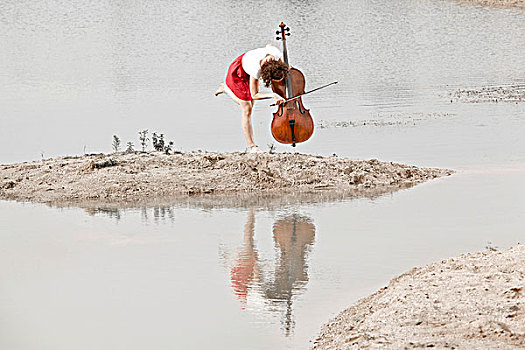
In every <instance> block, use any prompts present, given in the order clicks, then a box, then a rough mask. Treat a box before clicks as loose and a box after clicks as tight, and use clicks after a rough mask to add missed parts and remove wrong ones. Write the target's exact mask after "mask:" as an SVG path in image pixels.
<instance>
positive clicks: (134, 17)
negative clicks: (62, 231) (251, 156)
mask: <svg viewBox="0 0 525 350" xmlns="http://www.w3.org/2000/svg"><path fill="white" fill-rule="evenodd" d="M524 16H525V14H524V13H523V11H520V10H515V9H514V10H513V9H491V8H485V7H476V6H466V5H461V4H458V3H456V2H454V1H440V0H433V1H426V0H422V1H405V0H399V1H380V0H372V1H368V0H367V1H351V2H350V1H292V2H289V3H286V4H284V6H283V3H282V2H278V1H273V0H270V1H267V2H265V5H264V6H261V4H260V3H259V2H254V1H244V2H242V3H241V2H236V1H212V0H210V1H203V2H200V3H199V5H198V6H196V5H195V3H194V2H192V1H181V2H178V3H177V4H174V3H173V2H171V1H153V2H148V1H133V2H131V1H111V2H109V1H90V2H89V3H86V2H84V1H59V0H44V1H42V0H33V1H31V0H30V1H10V0H4V1H2V2H1V3H0V40H1V41H2V49H1V50H0V62H2V65H0V96H2V101H1V103H0V118H1V121H2V128H1V129H0V146H1V147H0V162H2V163H5V162H16V161H23V160H28V159H39V158H40V157H41V156H42V155H43V156H44V157H50V156H56V155H64V154H82V153H83V152H88V153H91V152H109V151H110V150H111V140H112V135H113V134H117V135H119V136H120V137H121V139H122V140H123V143H126V142H128V141H132V142H134V143H135V145H136V146H138V134H137V132H138V131H139V130H142V129H149V130H150V131H159V132H163V133H165V134H166V136H167V137H168V138H169V139H172V140H174V141H175V146H176V147H177V148H178V149H182V150H196V149H206V150H214V151H215V150H217V151H234V150H235V151H238V150H244V148H245V142H244V138H243V136H242V133H241V131H240V120H239V119H240V118H239V110H238V107H237V106H236V105H234V104H233V103H232V102H231V101H230V100H228V99H227V98H226V97H224V96H221V97H218V98H215V97H213V92H214V91H215V89H216V88H217V85H218V83H219V82H220V81H221V80H222V79H223V77H224V74H225V71H226V68H227V66H228V65H229V63H230V62H231V60H232V59H233V58H234V57H236V56H237V55H238V54H240V53H242V52H244V51H246V50H249V49H252V48H255V47H259V46H262V45H265V44H267V43H275V44H277V45H278V42H276V41H275V34H274V33H275V30H276V29H277V25H278V24H279V23H280V22H281V21H285V22H286V23H287V24H288V25H289V26H290V28H291V31H292V36H290V38H289V43H288V46H289V52H290V62H291V63H292V64H293V65H294V66H296V67H298V68H300V69H302V70H303V71H304V73H305V75H306V77H307V88H308V87H310V88H313V87H315V86H319V85H322V84H324V83H327V82H330V81H333V80H338V81H339V84H338V85H336V86H333V87H329V88H327V89H326V90H324V91H320V92H318V93H315V94H312V95H310V96H307V97H305V99H304V102H305V105H306V106H307V107H308V108H310V109H311V112H312V115H313V117H314V119H315V120H316V121H321V120H333V121H355V120H369V119H371V120H377V119H380V120H387V121H389V120H394V121H396V120H399V119H401V120H402V121H404V120H405V119H408V120H409V121H410V120H411V118H413V116H414V115H423V120H421V121H419V122H418V123H417V125H416V126H417V128H410V127H403V128H396V127H381V128H377V127H375V128H374V127H367V128H352V129H346V130H331V129H328V130H321V129H317V131H316V133H315V134H314V136H313V138H312V139H311V141H309V142H307V143H306V144H304V145H301V147H299V150H300V151H303V152H310V153H320V154H331V153H334V152H335V153H337V154H341V155H344V156H349V157H356V158H372V157H374V158H380V159H385V160H400V161H407V162H411V163H417V164H425V165H440V166H445V165H447V164H452V165H453V166H457V165H458V163H459V162H457V161H451V160H450V155H451V153H455V152H462V153H463V154H462V155H461V158H462V162H465V161H467V162H469V161H468V159H471V158H474V159H475V160H474V161H473V162H470V163H476V162H477V161H479V160H480V159H479V158H482V157H490V158H492V160H494V161H496V160H498V159H499V158H500V156H501V153H506V154H507V153H509V149H510V150H511V153H510V154H507V155H506V157H507V158H508V159H509V160H516V158H519V160H521V161H522V160H523V157H522V156H521V155H517V154H516V153H515V152H512V148H515V147H521V148H523V147H524V146H525V145H524V141H523V140H522V138H521V137H518V135H519V134H522V133H523V131H524V129H523V123H521V121H522V118H523V114H524V109H523V104H520V105H515V104H489V105H486V104H483V105H481V106H475V107H472V106H467V107H465V106H464V105H462V104H458V103H452V104H451V103H450V101H449V100H450V98H449V96H448V95H449V94H450V93H452V92H454V91H455V90H456V89H457V88H477V87H481V86H486V85H501V84H514V83H521V84H523V83H525V80H524V76H523V73H524V69H525V48H524V46H523V45H522V43H523V42H525V24H524V23H525V21H524ZM254 19H257V23H253V22H254ZM268 104H269V103H266V102H258V103H257V106H256V110H255V114H254V120H255V134H256V141H257V142H258V143H259V144H260V145H261V146H262V147H263V148H266V145H267V144H268V143H270V142H272V139H271V135H270V133H269V122H270V118H271V114H270V113H271V112H272V108H270V107H269V106H268ZM436 113H437V114H438V115H441V116H444V117H437V118H435V117H432V116H433V115H435V114H436ZM479 125H483V126H489V127H495V128H496V129H498V132H500V130H501V132H504V133H508V134H509V135H510V136H511V139H510V140H509V138H502V139H499V138H498V139H496V140H490V141H491V146H490V148H486V147H485V146H484V145H485V144H486V143H487V139H490V136H491V135H492V134H493V132H492V131H490V132H489V131H487V128H485V129H483V126H479ZM400 129H401V130H400ZM217 130H221V133H220V134H219V135H218V134H217ZM479 139H482V140H484V142H483V143H482V144H477V143H475V142H474V143H472V142H470V141H471V140H474V141H475V140H479ZM378 140H379V142H378ZM465 140H466V141H468V142H464V141H465ZM464 143H468V145H464ZM451 144H452V145H453V146H452V147H451V146H449V145H451ZM451 148H453V149H451ZM278 150H280V151H282V150H290V147H288V146H279V147H278ZM466 159H467V160H466ZM462 162H461V163H462ZM449 166H451V165H449Z"/></svg>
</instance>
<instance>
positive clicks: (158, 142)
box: [151, 132, 164, 152]
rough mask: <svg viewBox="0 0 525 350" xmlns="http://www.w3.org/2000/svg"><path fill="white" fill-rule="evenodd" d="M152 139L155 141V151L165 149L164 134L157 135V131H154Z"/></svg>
mask: <svg viewBox="0 0 525 350" xmlns="http://www.w3.org/2000/svg"><path fill="white" fill-rule="evenodd" d="M151 140H152V141H153V149H155V151H161V152H162V151H164V134H160V135H157V133H155V132H154V133H153V136H151Z"/></svg>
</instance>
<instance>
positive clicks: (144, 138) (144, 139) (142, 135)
mask: <svg viewBox="0 0 525 350" xmlns="http://www.w3.org/2000/svg"><path fill="white" fill-rule="evenodd" d="M139 140H140V145H141V146H142V152H146V147H147V143H148V141H149V138H148V129H146V130H142V131H139Z"/></svg>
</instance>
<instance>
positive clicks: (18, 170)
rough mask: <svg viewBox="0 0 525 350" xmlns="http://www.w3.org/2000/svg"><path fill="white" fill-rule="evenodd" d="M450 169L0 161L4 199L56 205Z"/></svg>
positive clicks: (385, 178) (402, 181)
mask: <svg viewBox="0 0 525 350" xmlns="http://www.w3.org/2000/svg"><path fill="white" fill-rule="evenodd" d="M452 173H453V171H452V170H448V169H437V168H418V167H416V166H409V165H403V164H398V163H393V162H381V161H378V160H376V159H371V160H366V161H365V160H351V159H346V158H339V157H337V156H329V157H324V156H314V155H307V154H301V153H294V154H292V153H259V154H246V153H211V152H193V153H181V152H176V153H174V154H165V153H163V152H132V153H114V154H95V155H84V156H76V157H59V158H52V159H44V160H41V161H34V162H24V163H17V164H6V165H0V199H5V200H17V201H30V202H38V203H53V204H75V203H81V202H86V201H90V202H122V203H131V202H140V201H142V202H147V201H156V200H167V199H168V200H169V199H170V198H177V197H189V196H198V195H216V194H235V193H239V194H241V193H257V194H287V193H293V192H312V193H316V192H327V191H337V192H343V193H344V192H349V193H350V195H356V194H365V195H366V194H367V193H379V194H380V193H383V192H392V191H393V190H395V189H396V188H398V189H401V188H406V187H410V186H413V185H415V184H419V183H422V182H425V181H428V180H432V179H436V178H439V177H443V176H448V175H451V174H452Z"/></svg>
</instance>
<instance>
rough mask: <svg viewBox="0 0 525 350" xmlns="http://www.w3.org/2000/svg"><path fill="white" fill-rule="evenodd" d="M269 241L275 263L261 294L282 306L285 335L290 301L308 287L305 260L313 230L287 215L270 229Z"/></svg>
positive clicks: (305, 222)
mask: <svg viewBox="0 0 525 350" xmlns="http://www.w3.org/2000/svg"><path fill="white" fill-rule="evenodd" d="M273 239H274V241H275V245H276V247H277V248H279V252H280V254H279V260H278V264H277V265H276V267H275V273H274V274H273V281H271V282H270V283H266V284H265V286H264V294H265V297H266V298H267V299H268V300H271V301H273V302H280V303H282V302H284V303H285V304H286V312H285V315H284V320H283V326H284V330H285V332H286V335H289V334H290V332H291V331H292V329H293V324H294V322H293V318H292V298H293V296H294V295H296V294H297V292H299V291H301V290H303V289H304V288H305V286H306V283H308V264H307V261H306V256H307V253H308V251H309V250H310V248H311V246H312V244H313V243H314V239H315V226H314V224H313V223H312V222H311V221H310V219H308V218H306V217H304V216H300V215H296V214H294V215H291V216H288V217H286V218H283V219H281V220H279V221H277V222H275V224H274V225H273Z"/></svg>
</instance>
